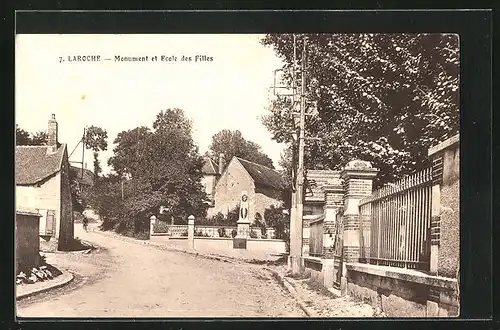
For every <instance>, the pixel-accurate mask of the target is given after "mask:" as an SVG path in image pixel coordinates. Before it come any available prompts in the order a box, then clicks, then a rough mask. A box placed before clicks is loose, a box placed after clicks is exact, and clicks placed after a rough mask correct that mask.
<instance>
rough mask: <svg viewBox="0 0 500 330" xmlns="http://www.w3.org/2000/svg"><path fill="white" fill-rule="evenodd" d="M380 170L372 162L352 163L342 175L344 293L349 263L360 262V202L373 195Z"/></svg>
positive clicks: (342, 285)
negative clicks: (375, 180) (373, 186)
mask: <svg viewBox="0 0 500 330" xmlns="http://www.w3.org/2000/svg"><path fill="white" fill-rule="evenodd" d="M377 172H378V170H377V169H375V168H373V167H372V166H371V164H370V162H367V161H361V160H353V161H350V162H349V163H348V164H347V165H346V167H345V168H344V169H343V170H342V172H341V173H340V177H341V178H342V179H343V180H344V182H343V185H344V190H345V194H344V215H343V223H344V226H343V227H344V233H343V262H342V264H343V270H342V281H341V282H342V283H341V289H342V291H343V292H344V291H345V289H346V285H347V279H346V273H347V271H346V267H345V264H346V263H349V262H359V257H360V231H361V230H362V225H361V221H360V214H359V202H360V201H361V200H362V199H363V198H365V197H368V196H370V195H371V194H372V183H373V178H374V177H375V176H376V175H377Z"/></svg>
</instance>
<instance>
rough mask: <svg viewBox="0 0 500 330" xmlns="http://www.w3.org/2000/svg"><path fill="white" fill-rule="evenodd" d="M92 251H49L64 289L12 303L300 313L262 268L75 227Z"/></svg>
mask: <svg viewBox="0 0 500 330" xmlns="http://www.w3.org/2000/svg"><path fill="white" fill-rule="evenodd" d="M75 232H76V233H75V235H76V236H79V237H80V238H81V239H83V240H86V241H89V242H92V243H94V244H97V245H99V246H101V247H102V248H103V249H101V250H99V251H98V252H97V253H91V254H82V253H71V254H47V261H48V262H49V263H54V264H56V265H57V266H58V267H62V268H68V269H70V270H72V272H73V273H74V274H75V278H76V279H75V281H74V283H72V284H70V285H69V286H68V287H64V288H60V289H56V290H54V291H51V292H48V293H45V294H42V295H39V296H34V297H32V298H28V299H26V300H22V301H20V302H18V305H17V314H18V316H22V317H134V318H136V317H305V314H304V312H303V311H302V310H301V309H300V307H299V306H298V305H297V304H296V302H295V301H294V300H293V298H292V297H291V296H290V295H289V294H288V293H287V292H286V291H285V289H283V288H282V287H280V285H279V284H278V283H277V282H276V281H275V280H274V279H273V278H272V276H271V274H269V273H268V272H266V271H265V270H263V269H261V268H259V267H257V266H253V265H249V264H244V263H226V262H221V261H216V260H209V259H204V258H202V257H196V256H192V255H187V254H183V253H178V252H171V251H165V250H158V249H156V248H154V247H151V246H147V245H140V244H135V243H130V242H127V241H123V240H118V239H115V238H111V237H107V236H103V235H100V234H98V233H94V232H88V233H85V232H82V230H81V229H80V228H78V229H75Z"/></svg>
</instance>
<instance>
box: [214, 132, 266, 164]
mask: <svg viewBox="0 0 500 330" xmlns="http://www.w3.org/2000/svg"><path fill="white" fill-rule="evenodd" d="M221 153H223V154H224V157H225V160H226V166H227V164H228V163H229V162H230V161H231V159H232V158H233V157H234V156H236V157H240V158H243V159H246V160H249V161H251V162H254V163H257V164H261V165H264V166H267V167H269V168H273V169H274V165H273V161H272V160H271V158H269V156H267V155H266V154H265V153H264V152H263V151H262V148H261V146H259V145H258V144H257V143H254V142H252V141H247V140H245V138H244V137H243V136H242V135H241V132H240V131H238V130H236V131H231V130H227V129H225V130H222V131H220V132H218V133H217V134H214V135H213V136H212V143H211V144H210V147H209V155H210V157H211V158H212V160H213V161H214V162H215V163H216V164H217V163H218V159H219V155H220V154H221ZM222 170H223V169H222Z"/></svg>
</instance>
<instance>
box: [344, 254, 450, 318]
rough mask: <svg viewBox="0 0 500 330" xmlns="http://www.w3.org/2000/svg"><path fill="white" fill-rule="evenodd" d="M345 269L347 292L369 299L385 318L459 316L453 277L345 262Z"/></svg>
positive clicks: (354, 296)
mask: <svg viewBox="0 0 500 330" xmlns="http://www.w3.org/2000/svg"><path fill="white" fill-rule="evenodd" d="M346 269H347V290H346V293H347V294H348V295H350V296H351V297H353V298H355V299H358V300H362V301H366V302H369V303H370V304H371V305H372V306H374V307H375V308H378V309H379V310H381V311H382V312H384V313H385V314H386V315H387V316H388V317H456V316H459V307H458V306H459V302H458V297H457V295H456V293H457V285H458V284H457V281H456V280H454V279H446V278H441V277H437V276H431V275H426V274H424V273H421V272H418V271H414V270H409V269H403V268H396V267H383V266H374V265H366V264H359V263H358V264H356V263H352V264H347V265H346Z"/></svg>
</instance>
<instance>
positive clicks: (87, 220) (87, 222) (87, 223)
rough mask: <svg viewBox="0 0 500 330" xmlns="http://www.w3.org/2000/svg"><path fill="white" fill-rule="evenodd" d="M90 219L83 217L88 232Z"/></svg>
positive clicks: (84, 226)
mask: <svg viewBox="0 0 500 330" xmlns="http://www.w3.org/2000/svg"><path fill="white" fill-rule="evenodd" d="M88 225H89V219H88V218H87V217H83V229H85V231H86V232H88Z"/></svg>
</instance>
